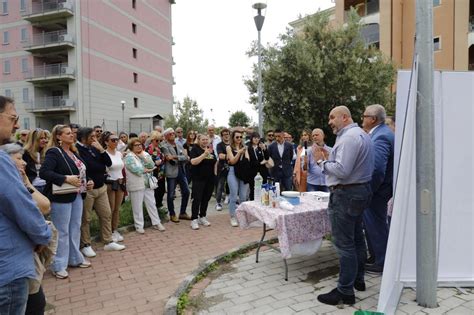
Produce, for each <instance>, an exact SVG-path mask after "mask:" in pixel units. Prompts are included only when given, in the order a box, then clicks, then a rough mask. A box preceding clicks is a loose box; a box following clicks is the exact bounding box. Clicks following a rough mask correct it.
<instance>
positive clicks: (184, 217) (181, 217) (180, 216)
mask: <svg viewBox="0 0 474 315" xmlns="http://www.w3.org/2000/svg"><path fill="white" fill-rule="evenodd" d="M179 219H180V220H191V217H190V216H189V215H188V214H187V213H182V214H180V215H179Z"/></svg>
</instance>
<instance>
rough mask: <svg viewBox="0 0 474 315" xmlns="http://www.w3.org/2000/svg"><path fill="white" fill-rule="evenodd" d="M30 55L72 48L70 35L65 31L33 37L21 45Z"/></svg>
mask: <svg viewBox="0 0 474 315" xmlns="http://www.w3.org/2000/svg"><path fill="white" fill-rule="evenodd" d="M23 47H24V48H25V50H26V51H29V52H31V53H51V52H54V51H58V50H64V49H68V48H72V47H74V43H73V38H72V35H70V34H68V33H67V30H61V31H54V32H48V33H38V34H34V35H33V39H32V40H30V41H28V42H27V43H25V44H24V45H23Z"/></svg>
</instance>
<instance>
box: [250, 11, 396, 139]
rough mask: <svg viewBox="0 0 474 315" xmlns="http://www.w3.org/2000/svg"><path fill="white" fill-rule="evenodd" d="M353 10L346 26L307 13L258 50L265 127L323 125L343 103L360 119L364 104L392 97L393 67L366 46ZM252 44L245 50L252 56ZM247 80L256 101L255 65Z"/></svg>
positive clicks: (295, 128) (298, 128) (292, 129)
mask: <svg viewBox="0 0 474 315" xmlns="http://www.w3.org/2000/svg"><path fill="white" fill-rule="evenodd" d="M359 20H360V18H359V17H358V15H357V13H355V11H351V13H350V15H349V21H348V23H347V25H346V26H344V27H342V26H341V27H339V28H334V27H330V26H329V16H328V15H327V14H325V13H324V12H321V13H320V14H316V15H314V16H311V17H307V18H306V20H305V25H304V26H303V27H302V29H301V31H300V32H297V33H296V32H294V31H292V30H287V33H286V34H284V35H281V36H280V40H281V43H280V44H274V45H271V46H269V47H267V48H266V49H264V52H263V54H262V65H263V67H262V82H263V91H264V104H263V105H264V108H263V111H264V114H265V127H266V128H268V127H274V128H282V129H284V130H288V131H289V132H290V133H292V134H293V135H299V134H300V133H301V131H302V130H303V128H316V127H319V128H323V129H325V130H326V134H329V131H330V130H329V128H328V126H327V122H328V115H329V112H330V110H331V109H332V108H333V107H334V106H337V105H346V106H347V107H349V109H350V110H351V112H352V114H353V118H354V121H359V119H360V116H361V114H362V113H363V110H364V108H365V106H367V105H370V104H375V103H378V104H382V105H388V106H390V105H391V104H390V103H391V102H392V101H393V98H392V93H391V92H390V89H389V87H390V85H391V84H392V83H393V79H394V76H395V67H394V66H393V64H392V63H391V62H390V61H389V60H388V59H387V58H385V57H384V56H383V55H382V53H381V52H380V51H379V50H378V49H376V48H374V47H368V48H367V47H366V46H365V44H364V41H363V39H362V37H361V35H360V30H361V27H362V25H361V24H360V23H359ZM255 52H256V49H255V47H253V48H252V49H251V50H250V51H249V52H248V54H249V55H254V54H255ZM245 84H246V86H247V88H248V90H249V92H250V99H249V101H250V102H251V103H253V104H255V103H256V93H257V65H254V71H253V76H252V78H247V79H246V80H245Z"/></svg>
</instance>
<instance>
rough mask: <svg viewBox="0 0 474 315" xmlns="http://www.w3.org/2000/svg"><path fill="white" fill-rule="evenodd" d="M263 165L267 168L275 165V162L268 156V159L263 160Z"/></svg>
mask: <svg viewBox="0 0 474 315" xmlns="http://www.w3.org/2000/svg"><path fill="white" fill-rule="evenodd" d="M265 166H266V167H267V168H272V167H273V166H275V163H274V162H273V159H272V158H271V157H269V158H268V160H267V161H266V162H265Z"/></svg>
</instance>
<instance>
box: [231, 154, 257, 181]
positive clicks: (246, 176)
mask: <svg viewBox="0 0 474 315" xmlns="http://www.w3.org/2000/svg"><path fill="white" fill-rule="evenodd" d="M234 173H235V177H237V178H238V179H240V180H242V181H243V182H244V183H245V184H248V183H250V182H251V181H252V179H253V177H252V174H251V172H250V161H249V160H248V159H247V158H246V157H245V156H244V154H242V155H241V156H240V160H239V161H238V162H237V163H236V164H234Z"/></svg>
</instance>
